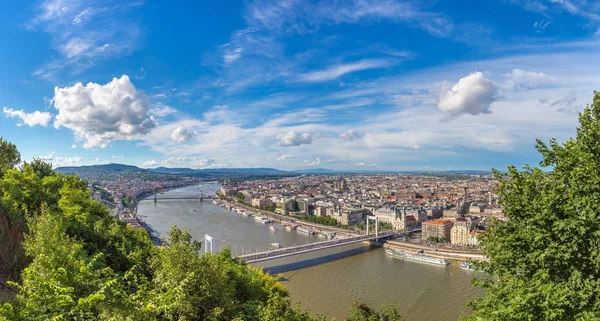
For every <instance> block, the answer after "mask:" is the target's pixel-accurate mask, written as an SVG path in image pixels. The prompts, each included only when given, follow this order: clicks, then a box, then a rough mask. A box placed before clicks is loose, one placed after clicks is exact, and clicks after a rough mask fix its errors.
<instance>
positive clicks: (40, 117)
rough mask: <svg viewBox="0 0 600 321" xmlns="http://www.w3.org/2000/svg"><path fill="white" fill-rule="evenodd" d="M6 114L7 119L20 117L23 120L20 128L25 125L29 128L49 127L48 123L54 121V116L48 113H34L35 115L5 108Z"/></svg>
mask: <svg viewBox="0 0 600 321" xmlns="http://www.w3.org/2000/svg"><path fill="white" fill-rule="evenodd" d="M4 114H5V115H6V117H18V118H20V119H21V121H22V123H19V126H22V125H23V124H25V125H27V126H36V125H40V126H44V127H46V126H48V123H49V122H50V120H51V119H52V115H51V114H50V113H49V112H47V111H44V112H40V111H37V110H36V111H34V112H33V113H26V112H24V111H23V110H14V109H12V108H6V107H4Z"/></svg>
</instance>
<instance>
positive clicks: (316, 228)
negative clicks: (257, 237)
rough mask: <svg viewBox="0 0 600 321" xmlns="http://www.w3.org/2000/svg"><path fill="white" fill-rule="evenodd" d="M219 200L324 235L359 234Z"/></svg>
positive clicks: (346, 235)
mask: <svg viewBox="0 0 600 321" xmlns="http://www.w3.org/2000/svg"><path fill="white" fill-rule="evenodd" d="M221 202H223V203H224V204H226V205H227V206H229V207H237V208H242V209H244V210H246V211H248V212H250V213H251V214H253V215H257V214H258V215H260V216H263V217H266V218H268V219H270V220H271V221H274V222H277V223H280V224H282V225H289V224H290V223H292V225H300V226H301V227H303V226H306V227H309V228H311V229H312V231H313V232H314V233H315V234H320V235H323V236H326V237H327V236H329V235H331V234H332V233H335V235H336V237H338V238H345V237H351V236H357V235H360V234H358V233H355V232H353V231H352V230H347V229H342V228H337V227H333V226H329V225H323V224H318V223H313V222H307V221H302V220H299V219H298V218H296V217H293V216H286V215H281V214H277V213H273V212H269V211H265V210H261V209H257V208H255V207H252V206H248V205H245V204H242V203H239V202H234V201H231V200H229V199H221ZM290 221H292V222H290Z"/></svg>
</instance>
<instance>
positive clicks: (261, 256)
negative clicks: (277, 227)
mask: <svg viewBox="0 0 600 321" xmlns="http://www.w3.org/2000/svg"><path fill="white" fill-rule="evenodd" d="M371 220H372V221H375V233H371V234H369V233H368V232H369V221H371ZM364 221H366V223H367V224H366V226H365V234H364V235H357V236H352V237H347V238H341V239H334V240H328V241H322V242H314V243H308V244H303V245H298V246H291V247H284V248H278V249H271V250H263V249H260V250H259V248H258V247H255V249H256V252H254V253H250V252H251V248H252V247H251V246H248V253H244V245H242V254H241V255H239V254H238V253H237V244H235V246H236V249H235V251H234V256H235V257H237V258H239V259H241V260H243V261H244V262H246V263H256V262H263V261H267V260H273V259H278V258H283V257H288V256H292V255H298V254H302V253H308V252H313V251H319V250H323V249H329V248H333V247H338V246H342V245H348V244H354V243H359V242H365V241H377V240H379V239H389V238H395V237H396V236H398V233H397V232H396V231H379V218H378V217H376V216H368V217H366V218H365V219H364V220H362V221H361V222H359V223H358V224H361V223H362V222H364ZM358 224H355V225H358ZM201 241H204V252H205V253H211V254H214V252H215V243H216V242H218V241H221V242H222V243H223V242H226V241H224V240H216V239H214V238H213V237H211V236H210V235H208V234H207V235H205V236H204V238H203V239H202V240H201ZM226 243H227V244H228V245H231V244H230V243H229V242H226ZM221 247H222V246H221Z"/></svg>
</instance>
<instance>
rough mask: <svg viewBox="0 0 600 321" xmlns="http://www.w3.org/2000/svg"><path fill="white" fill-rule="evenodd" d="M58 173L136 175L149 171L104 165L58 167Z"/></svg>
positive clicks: (125, 166)
mask: <svg viewBox="0 0 600 321" xmlns="http://www.w3.org/2000/svg"><path fill="white" fill-rule="evenodd" d="M56 170H57V171H59V172H61V173H65V174H80V173H100V172H112V173H136V172H145V173H147V172H148V170H146V169H143V168H139V167H137V166H133V165H125V164H103V165H89V166H66V167H58V168H56Z"/></svg>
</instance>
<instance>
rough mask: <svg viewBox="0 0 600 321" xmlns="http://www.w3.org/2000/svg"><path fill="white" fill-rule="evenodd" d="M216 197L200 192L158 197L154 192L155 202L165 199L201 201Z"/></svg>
mask: <svg viewBox="0 0 600 321" xmlns="http://www.w3.org/2000/svg"><path fill="white" fill-rule="evenodd" d="M213 198H214V196H213V195H204V194H203V193H200V195H198V196H167V197H158V196H157V194H156V193H155V194H154V202H158V201H165V200H183V201H199V202H204V201H205V200H212V199H213Z"/></svg>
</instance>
